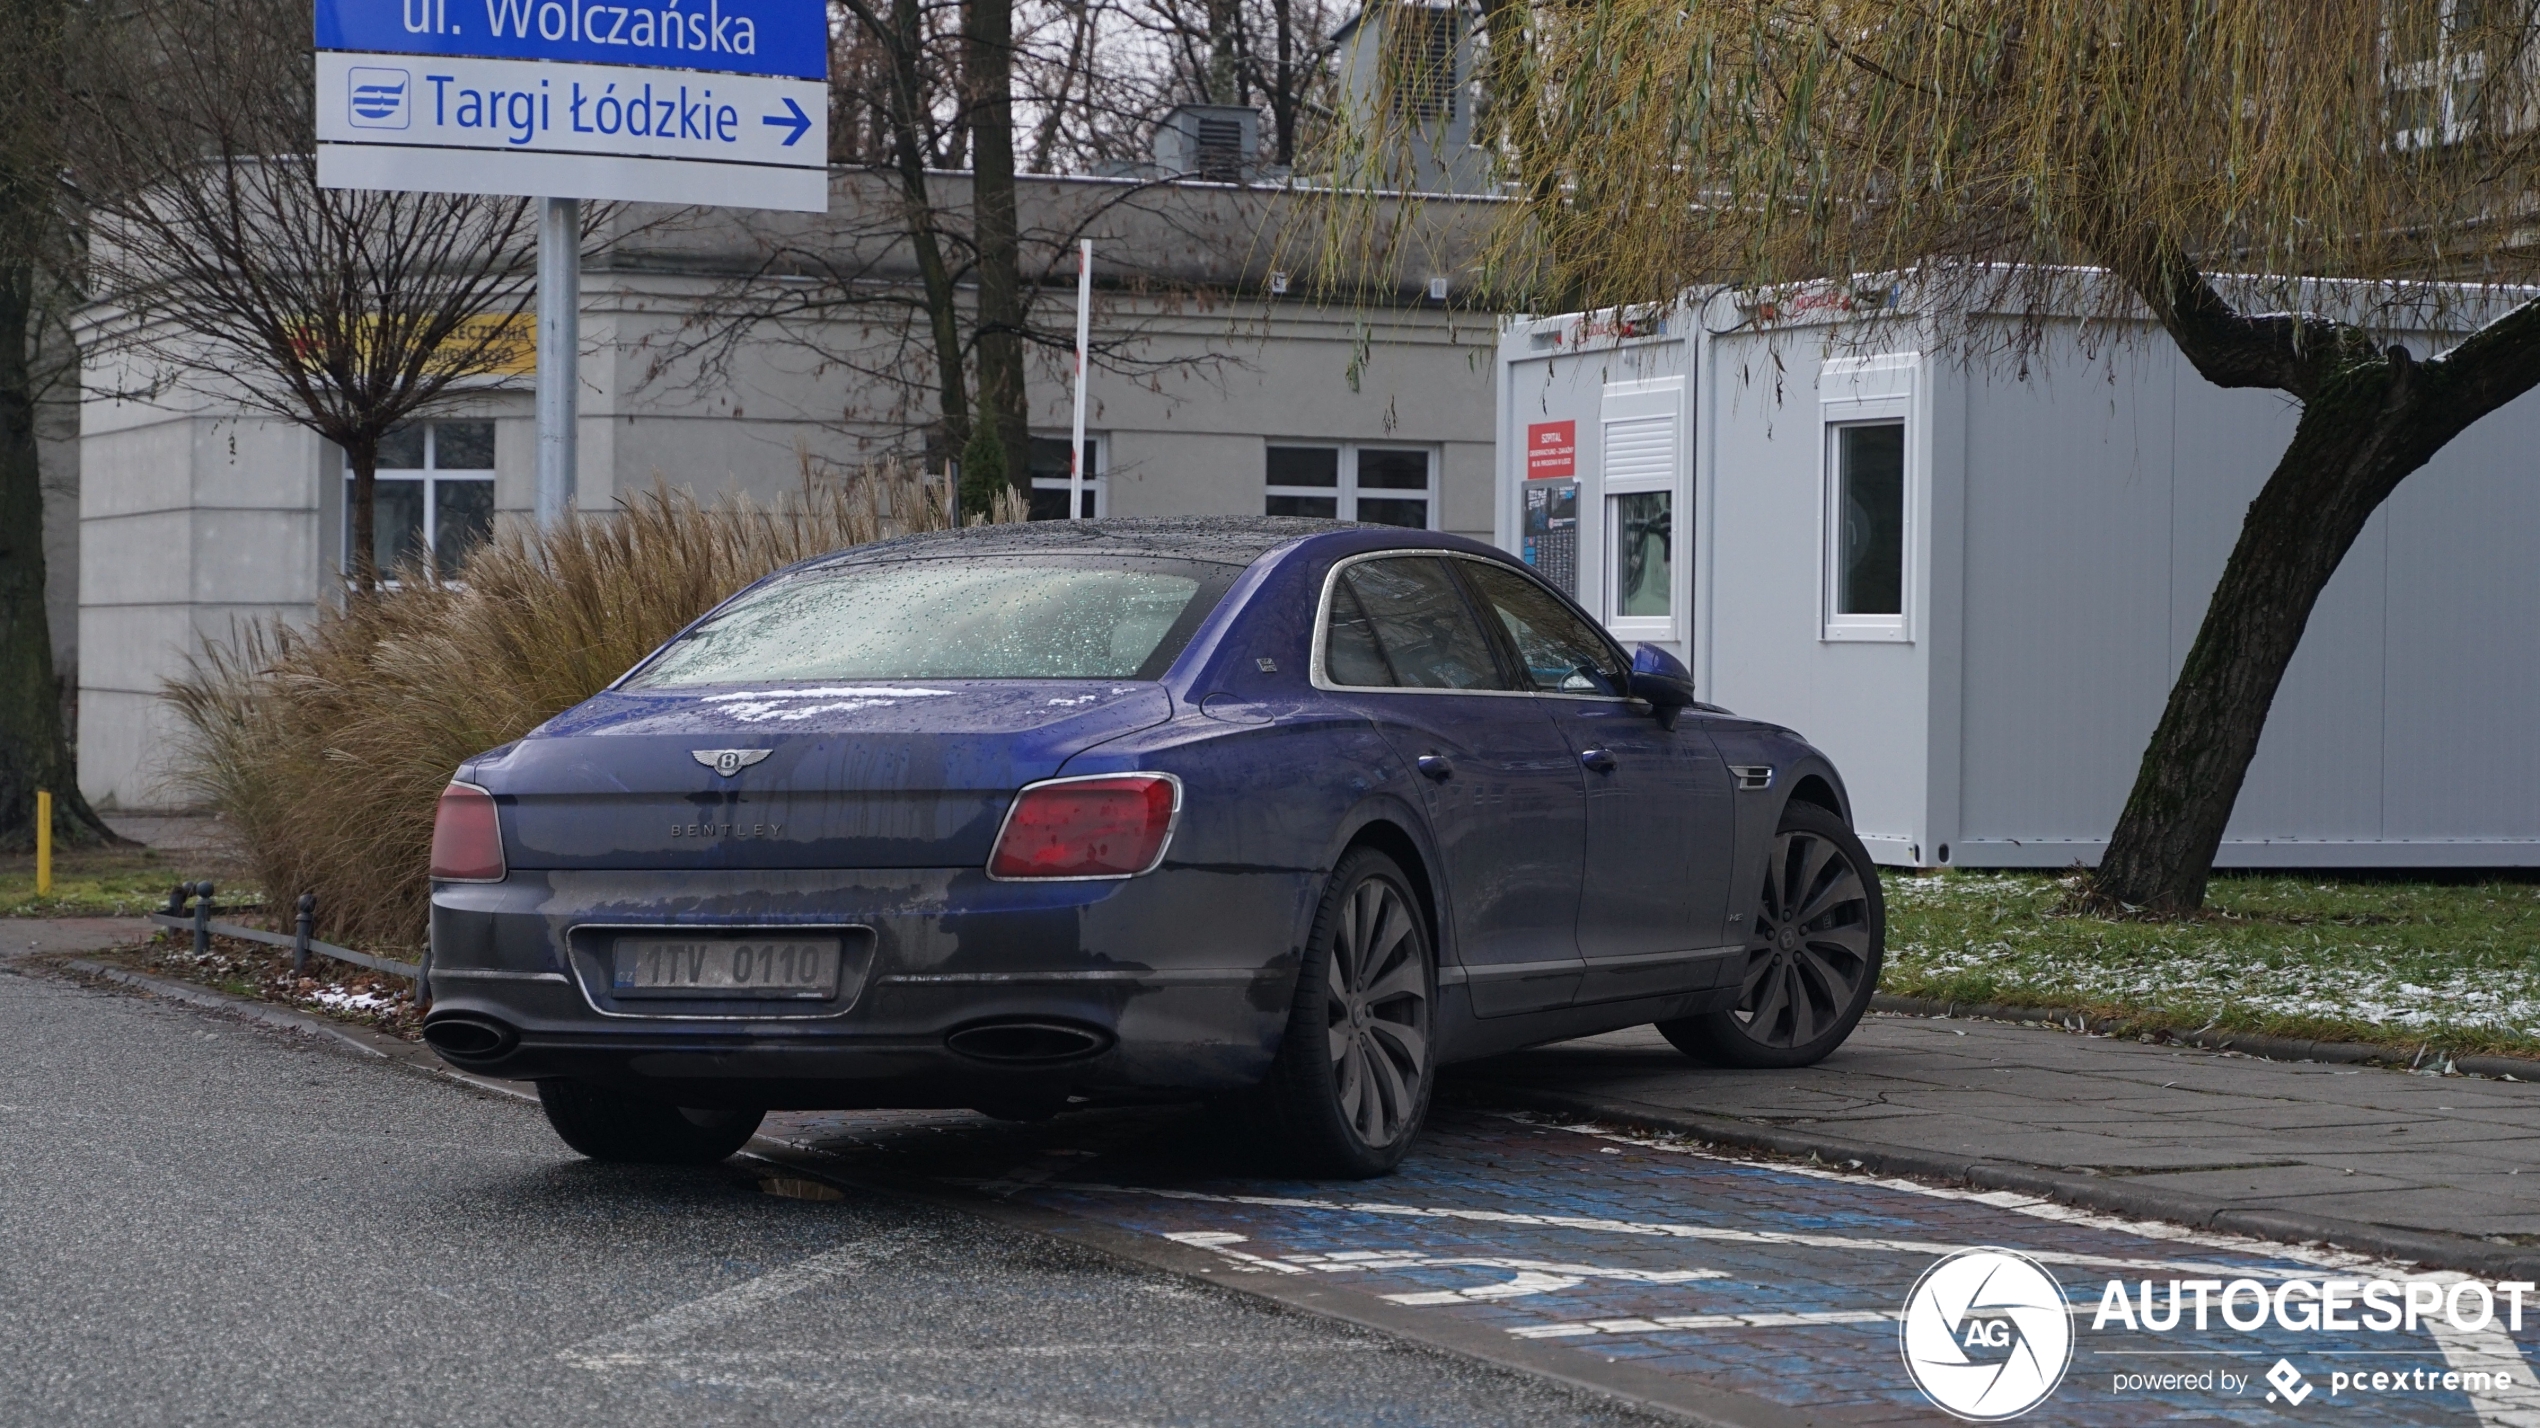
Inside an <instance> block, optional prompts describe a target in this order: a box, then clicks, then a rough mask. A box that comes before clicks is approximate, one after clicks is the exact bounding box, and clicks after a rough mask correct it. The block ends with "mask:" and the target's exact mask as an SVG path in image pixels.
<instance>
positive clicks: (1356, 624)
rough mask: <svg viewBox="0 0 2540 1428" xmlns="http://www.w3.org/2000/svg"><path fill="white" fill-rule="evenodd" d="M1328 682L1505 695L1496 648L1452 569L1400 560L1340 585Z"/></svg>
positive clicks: (1354, 571)
mask: <svg viewBox="0 0 2540 1428" xmlns="http://www.w3.org/2000/svg"><path fill="white" fill-rule="evenodd" d="M1331 621H1332V623H1331V626H1330V628H1329V629H1328V630H1327V631H1326V632H1325V636H1324V647H1323V674H1324V677H1325V678H1327V679H1329V680H1330V681H1331V682H1332V683H1334V684H1338V685H1348V686H1355V687H1359V688H1396V689H1499V688H1502V687H1504V685H1505V681H1504V680H1502V679H1501V677H1500V672H1499V661H1498V659H1497V658H1496V657H1495V656H1494V655H1493V653H1492V651H1491V643H1490V640H1489V638H1488V637H1487V636H1485V635H1484V634H1483V633H1482V626H1481V622H1480V620H1478V619H1477V618H1476V617H1475V616H1474V613H1473V607H1472V604H1471V603H1470V602H1469V601H1467V600H1466V599H1465V598H1464V592H1463V590H1462V588H1461V587H1460V586H1459V585H1458V583H1457V581H1456V579H1455V576H1454V574H1453V572H1451V571H1449V570H1448V569H1447V563H1446V562H1445V561H1444V560H1442V559H1439V558H1438V557H1436V556H1393V557H1389V558H1387V559H1383V560H1364V561H1360V562H1359V563H1358V564H1356V565H1352V566H1348V567H1346V568H1344V569H1343V570H1342V572H1341V575H1340V579H1339V580H1337V581H1335V582H1334V588H1333V591H1332V614H1331Z"/></svg>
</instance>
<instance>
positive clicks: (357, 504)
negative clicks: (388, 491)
mask: <svg viewBox="0 0 2540 1428" xmlns="http://www.w3.org/2000/svg"><path fill="white" fill-rule="evenodd" d="M344 464H345V466H347V467H348V468H350V469H351V471H352V473H353V489H352V491H351V493H350V494H348V495H347V496H346V497H345V498H344V499H345V500H346V501H347V502H349V503H350V504H351V508H352V509H351V511H350V512H349V514H350V515H351V516H352V520H353V532H352V535H351V536H350V538H349V539H348V540H347V541H346V544H347V545H348V546H349V547H350V548H349V549H347V550H346V551H345V552H344V555H345V558H346V559H345V564H346V566H347V567H348V568H349V570H350V571H351V573H352V577H353V589H354V590H355V591H356V592H357V593H359V594H363V595H370V594H374V593H376V592H377V591H378V589H379V438H378V437H376V436H374V437H372V438H370V439H369V440H367V441H356V442H354V443H352V444H351V445H349V446H346V447H345V448H344Z"/></svg>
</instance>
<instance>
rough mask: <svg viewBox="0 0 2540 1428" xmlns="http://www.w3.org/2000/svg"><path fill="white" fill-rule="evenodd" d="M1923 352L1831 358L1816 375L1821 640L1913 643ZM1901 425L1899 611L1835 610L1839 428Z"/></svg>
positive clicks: (1840, 524) (1839, 552) (1840, 503)
mask: <svg viewBox="0 0 2540 1428" xmlns="http://www.w3.org/2000/svg"><path fill="white" fill-rule="evenodd" d="M1921 367H1922V354H1920V353H1916V352H1908V353H1891V354H1887V355H1883V356H1878V357H1836V358H1830V359H1828V360H1827V362H1826V364H1825V366H1824V367H1823V368H1822V369H1821V370H1820V372H1819V375H1818V389H1819V392H1820V396H1819V412H1818V420H1819V423H1820V428H1821V429H1820V431H1819V434H1818V442H1817V450H1818V456H1819V463H1818V464H1819V467H1820V472H1819V477H1818V482H1817V493H1818V509H1817V528H1818V538H1817V599H1818V610H1819V612H1820V623H1819V638H1820V639H1823V640H1826V641H1829V642H1853V641H1860V642H1870V643H1884V644H1910V643H1912V642H1913V639H1914V614H1915V610H1914V605H1915V600H1914V590H1915V585H1916V583H1917V579H1918V577H1919V575H1920V573H1921V572H1920V569H1919V564H1920V563H1919V562H1918V561H1917V560H1916V558H1915V553H1916V548H1917V546H1918V544H1919V542H1918V539H1917V537H1918V536H1919V534H1920V524H1921V523H1920V520H1919V517H1918V514H1917V508H1918V507H1919V506H1920V504H1921V496H1922V489H1923V454H1922V438H1923V433H1924V422H1923V419H1922V414H1921V413H1920V412H1918V411H1917V410H1916V409H1915V407H1916V402H1915V396H1916V385H1917V382H1916V379H1917V376H1918V374H1919V372H1920V370H1921ZM1889 425H1894V426H1901V427H1903V428H1904V442H1903V445H1904V467H1905V471H1904V483H1903V484H1904V489H1903V490H1902V491H1901V492H1900V493H1899V500H1900V502H1901V503H1902V506H1903V510H1902V511H1901V513H1900V516H1901V519H1900V520H1899V522H1898V529H1897V539H1898V541H1899V542H1900V543H1901V545H1902V548H1901V549H1900V550H1899V551H1898V552H1897V600H1896V604H1897V612H1896V613H1895V614H1893V615H1847V614H1842V613H1839V612H1838V610H1837V608H1836V607H1837V605H1838V604H1839V603H1840V595H1839V591H1838V590H1837V582H1838V581H1839V580H1840V579H1841V578H1842V559H1843V548H1842V547H1843V492H1842V481H1843V458H1842V456H1841V454H1840V446H1841V442H1842V437H1843V430H1844V428H1846V427H1859V426H1889Z"/></svg>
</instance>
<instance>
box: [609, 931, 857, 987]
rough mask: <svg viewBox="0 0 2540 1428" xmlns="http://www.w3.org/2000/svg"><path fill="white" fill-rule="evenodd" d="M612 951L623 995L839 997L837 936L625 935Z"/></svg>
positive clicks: (613, 984) (614, 983)
mask: <svg viewBox="0 0 2540 1428" xmlns="http://www.w3.org/2000/svg"><path fill="white" fill-rule="evenodd" d="M610 952H611V953H612V960H613V962H614V966H613V967H612V968H611V974H612V975H611V977H610V987H611V989H612V990H613V991H615V992H616V994H617V995H619V996H621V997H793V998H806V999H819V998H827V997H833V996H836V995H837V994H838V939H836V938H834V937H621V938H618V939H617V942H616V945H615V946H613V947H612V948H610Z"/></svg>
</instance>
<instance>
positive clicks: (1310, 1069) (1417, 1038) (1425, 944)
mask: <svg viewBox="0 0 2540 1428" xmlns="http://www.w3.org/2000/svg"><path fill="white" fill-rule="evenodd" d="M1434 980H1435V979H1434V976H1433V975H1432V959H1431V956H1430V951H1429V935H1428V929H1427V927H1426V925H1425V923H1424V920H1423V918H1422V916H1421V913H1420V908H1419V904H1418V902H1417V901H1416V900H1415V899H1414V898H1413V896H1412V894H1411V884H1410V880H1409V879H1408V878H1406V877H1404V876H1403V874H1402V870H1401V869H1400V868H1399V867H1398V866H1396V865H1395V863H1394V861H1393V860H1392V859H1391V858H1388V857H1386V856H1385V855H1384V854H1383V853H1380V852H1378V851H1376V850H1375V849H1372V848H1358V849H1353V850H1351V851H1350V853H1349V854H1348V855H1347V856H1345V857H1343V858H1342V859H1341V862H1340V866H1339V867H1337V868H1335V869H1333V874H1332V881H1331V884H1330V890H1329V891H1328V892H1327V893H1326V894H1325V895H1324V899H1323V906H1322V908H1321V910H1320V911H1319V912H1317V913H1316V915H1315V919H1314V936H1313V940H1312V941H1311V942H1310V943H1309V944H1308V946H1307V951H1306V960H1305V966H1304V967H1303V968H1301V969H1300V972H1299V975H1298V978H1297V995H1296V1001H1295V1003H1294V1005H1293V1008H1292V1010H1291V1012H1290V1015H1289V1019H1288V1033H1287V1036H1286V1038H1285V1040H1284V1041H1283V1043H1282V1044H1281V1046H1280V1050H1279V1059H1278V1062H1277V1064H1276V1066H1275V1067H1274V1068H1273V1070H1272V1072H1271V1075H1270V1080H1269V1083H1268V1084H1267V1085H1266V1086H1264V1087H1263V1091H1264V1094H1265V1096H1266V1098H1267V1101H1268V1110H1269V1112H1270V1116H1271V1119H1272V1123H1273V1125H1274V1127H1275V1129H1276V1131H1277V1134H1278V1136H1279V1139H1280V1141H1281V1142H1282V1144H1283V1145H1284V1146H1285V1148H1286V1150H1287V1152H1288V1159H1289V1161H1290V1162H1291V1163H1292V1164H1293V1166H1294V1167H1295V1168H1296V1169H1297V1170H1299V1171H1302V1172H1304V1173H1307V1174H1318V1175H1333V1176H1341V1177H1347V1178H1352V1179H1358V1178H1364V1177H1367V1176H1372V1175H1382V1174H1384V1173H1385V1172H1387V1171H1389V1170H1391V1169H1393V1168H1394V1166H1396V1165H1398V1164H1400V1163H1401V1161H1402V1157H1403V1155H1404V1154H1405V1153H1407V1152H1408V1151H1409V1150H1410V1148H1411V1141H1412V1138H1413V1137H1414V1136H1416V1135H1417V1134H1418V1133H1419V1130H1420V1122H1421V1121H1422V1119H1423V1118H1425V1117H1426V1116H1427V1114H1428V1109H1429V1085H1430V1081H1431V1079H1432V1077H1431V1074H1430V1071H1431V1067H1430V1056H1429V1009H1430V1003H1431V1000H1432V995H1433V991H1432V986H1433V982H1434Z"/></svg>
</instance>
